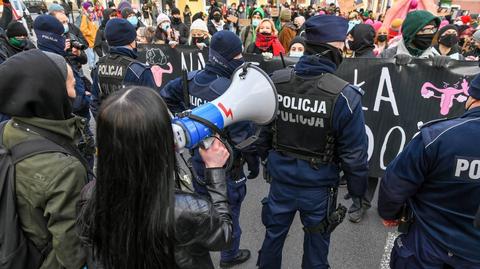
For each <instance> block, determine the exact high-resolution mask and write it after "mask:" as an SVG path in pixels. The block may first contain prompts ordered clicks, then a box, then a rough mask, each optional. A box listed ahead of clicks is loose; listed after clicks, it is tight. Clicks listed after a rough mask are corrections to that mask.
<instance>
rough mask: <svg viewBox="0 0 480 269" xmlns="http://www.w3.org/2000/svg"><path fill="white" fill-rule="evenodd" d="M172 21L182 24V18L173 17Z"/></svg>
mask: <svg viewBox="0 0 480 269" xmlns="http://www.w3.org/2000/svg"><path fill="white" fill-rule="evenodd" d="M172 20H173V22H174V23H179V22H181V21H180V18H176V17H173V18H172Z"/></svg>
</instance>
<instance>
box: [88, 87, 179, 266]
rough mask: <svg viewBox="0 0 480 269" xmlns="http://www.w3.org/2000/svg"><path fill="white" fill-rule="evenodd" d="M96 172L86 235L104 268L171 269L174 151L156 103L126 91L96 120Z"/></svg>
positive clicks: (142, 92)
mask: <svg viewBox="0 0 480 269" xmlns="http://www.w3.org/2000/svg"><path fill="white" fill-rule="evenodd" d="M97 143H98V168H97V169H98V170H97V183H96V187H95V188H96V189H95V194H94V195H93V197H92V201H91V205H92V207H93V208H91V211H92V212H93V219H92V222H93V223H92V225H91V228H90V231H89V234H90V236H91V242H92V245H93V250H94V253H95V257H96V258H97V260H98V262H99V263H100V264H101V265H102V266H103V267H105V269H122V268H128V269H132V268H142V269H143V268H174V267H175V265H174V264H175V260H174V253H173V238H174V237H173V236H174V235H173V211H174V201H173V189H174V170H175V151H174V141H173V133H172V127H171V121H170V116H169V113H168V110H167V106H166V105H165V103H164V102H163V100H162V98H161V97H160V96H159V95H158V94H157V93H156V92H154V91H153V90H151V89H149V88H144V87H129V88H126V89H124V90H121V91H118V92H116V93H114V94H112V96H110V97H109V98H108V99H107V100H105V101H104V103H103V104H102V107H101V109H100V112H99V116H98V119H97Z"/></svg>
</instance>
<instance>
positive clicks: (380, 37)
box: [377, 35, 387, 42]
mask: <svg viewBox="0 0 480 269" xmlns="http://www.w3.org/2000/svg"><path fill="white" fill-rule="evenodd" d="M377 40H378V41H380V42H385V41H387V35H379V36H378V37H377Z"/></svg>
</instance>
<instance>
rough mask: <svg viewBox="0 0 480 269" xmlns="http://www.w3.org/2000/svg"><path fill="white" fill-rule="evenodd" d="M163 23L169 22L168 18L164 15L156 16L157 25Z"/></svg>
mask: <svg viewBox="0 0 480 269" xmlns="http://www.w3.org/2000/svg"><path fill="white" fill-rule="evenodd" d="M164 21H168V22H170V18H169V17H168V16H167V15H166V14H163V13H160V14H158V17H157V25H160V23H162V22H164Z"/></svg>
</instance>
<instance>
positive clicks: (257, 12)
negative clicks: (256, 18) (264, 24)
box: [252, 7, 265, 19]
mask: <svg viewBox="0 0 480 269" xmlns="http://www.w3.org/2000/svg"><path fill="white" fill-rule="evenodd" d="M255 14H258V15H260V18H262V19H263V18H265V11H264V10H263V8H261V7H257V8H256V9H255V10H254V11H253V13H252V17H253V15H255Z"/></svg>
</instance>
